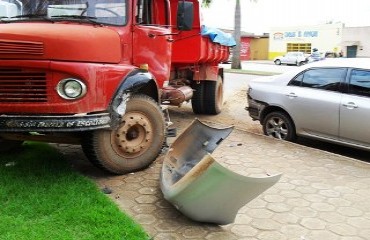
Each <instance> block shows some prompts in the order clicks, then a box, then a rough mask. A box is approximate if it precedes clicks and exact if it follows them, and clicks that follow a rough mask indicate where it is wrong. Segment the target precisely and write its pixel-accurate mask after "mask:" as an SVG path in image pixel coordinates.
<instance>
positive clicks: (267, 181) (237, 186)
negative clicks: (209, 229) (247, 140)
mask: <svg viewBox="0 0 370 240" xmlns="http://www.w3.org/2000/svg"><path fill="white" fill-rule="evenodd" d="M232 130H233V128H232V127H230V128H225V129H217V128H213V127H210V126H207V125H205V124H203V123H201V122H200V121H199V120H194V121H193V123H192V124H191V125H190V126H189V127H188V128H187V129H186V130H185V131H184V132H183V133H182V134H181V135H180V136H178V138H177V139H176V140H175V141H174V143H173V144H172V145H171V147H170V149H169V151H168V153H167V155H166V156H165V159H164V163H163V167H162V172H161V185H160V186H161V190H162V192H163V195H164V198H165V199H166V200H168V201H169V202H170V203H171V204H173V205H174V206H175V207H176V208H177V209H178V210H179V211H180V212H182V213H183V214H184V215H186V216H187V217H189V218H191V219H193V220H195V221H200V222H209V223H216V224H229V223H232V222H234V220H235V217H236V215H237V213H238V211H239V209H240V208H241V207H243V206H244V205H246V204H247V203H248V202H250V201H251V200H253V199H254V198H256V197H257V196H259V195H260V194H261V193H263V192H264V191H265V190H267V189H268V188H270V187H271V186H273V185H274V184H275V183H276V182H277V181H278V180H279V179H280V177H281V175H280V174H277V175H275V176H266V177H260V178H255V177H247V176H242V175H240V174H237V173H235V172H233V171H231V170H229V169H228V168H226V167H224V166H222V165H221V164H219V163H218V162H217V161H216V160H215V159H214V158H213V157H212V156H211V153H212V152H213V151H214V150H215V149H216V148H217V147H218V146H219V145H220V144H221V142H222V141H223V140H224V139H225V138H227V136H228V135H229V134H230V133H231V132H232Z"/></svg>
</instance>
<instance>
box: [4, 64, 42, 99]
mask: <svg viewBox="0 0 370 240" xmlns="http://www.w3.org/2000/svg"><path fill="white" fill-rule="evenodd" d="M46 101H47V85H46V73H45V72H35V71H27V70H22V69H1V68H0V103H15V102H22V103H26V102H46Z"/></svg>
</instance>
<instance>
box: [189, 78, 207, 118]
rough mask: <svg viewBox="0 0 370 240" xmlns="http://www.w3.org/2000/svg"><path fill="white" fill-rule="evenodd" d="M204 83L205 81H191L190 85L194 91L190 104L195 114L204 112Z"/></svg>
mask: <svg viewBox="0 0 370 240" xmlns="http://www.w3.org/2000/svg"><path fill="white" fill-rule="evenodd" d="M204 85H205V81H200V82H199V83H196V82H193V85H192V88H193V89H194V92H193V97H192V99H191V106H192V108H193V112H194V113H195V114H203V113H204Z"/></svg>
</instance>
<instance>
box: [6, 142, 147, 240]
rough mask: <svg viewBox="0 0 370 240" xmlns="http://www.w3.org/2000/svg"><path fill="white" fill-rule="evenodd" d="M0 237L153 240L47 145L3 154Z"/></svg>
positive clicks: (25, 146)
mask: <svg viewBox="0 0 370 240" xmlns="http://www.w3.org/2000/svg"><path fill="white" fill-rule="evenodd" d="M0 186H1V188H0V204H1V208H0V219H1V220H0V239H6V240H13V239H14V240H22V239H24V240H26V239H27V240H28V239H53V240H58V239H63V240H64V239H66V240H67V239H76V240H77V239H78V240H81V239H117V240H118V239H138V240H142V239H148V236H147V235H146V234H145V232H144V231H143V229H142V228H141V227H140V226H139V225H137V224H136V223H135V222H134V221H133V220H132V219H130V218H129V217H127V216H126V215H125V214H123V213H122V212H121V211H120V210H119V208H118V207H117V206H116V205H115V204H114V203H113V202H112V201H111V200H110V199H109V198H108V197H107V196H105V195H104V194H103V193H102V192H101V191H100V190H99V189H98V188H97V186H96V185H95V184H94V183H93V182H92V181H91V180H89V179H88V178H86V177H83V176H81V175H79V174H78V173H76V172H74V171H73V170H72V169H71V168H70V167H69V165H68V163H67V162H66V161H63V158H62V155H61V154H60V153H59V152H58V151H57V150H56V149H54V148H52V147H51V146H49V145H47V144H40V143H25V144H23V146H22V149H21V151H18V152H17V153H15V154H2V155H0Z"/></svg>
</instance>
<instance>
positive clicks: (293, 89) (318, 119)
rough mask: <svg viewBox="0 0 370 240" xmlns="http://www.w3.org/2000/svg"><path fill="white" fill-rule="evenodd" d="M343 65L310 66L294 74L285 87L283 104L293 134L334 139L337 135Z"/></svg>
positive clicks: (344, 72)
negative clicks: (327, 66) (295, 132)
mask: <svg viewBox="0 0 370 240" xmlns="http://www.w3.org/2000/svg"><path fill="white" fill-rule="evenodd" d="M346 71H347V70H346V69H345V68H313V69H308V70H307V71H304V72H302V73H300V74H299V75H297V77H295V78H294V79H293V80H292V81H291V82H290V83H289V85H288V86H287V89H286V90H285V101H284V103H283V106H284V107H285V109H286V110H287V111H288V113H289V114H290V115H291V117H292V119H293V121H294V123H295V126H296V131H297V134H299V135H308V136H309V135H314V136H318V137H323V138H332V139H337V138H338V135H339V105H340V102H341V97H342V94H341V93H340V91H339V90H340V84H341V83H342V82H343V81H344V79H345V75H346Z"/></svg>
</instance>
